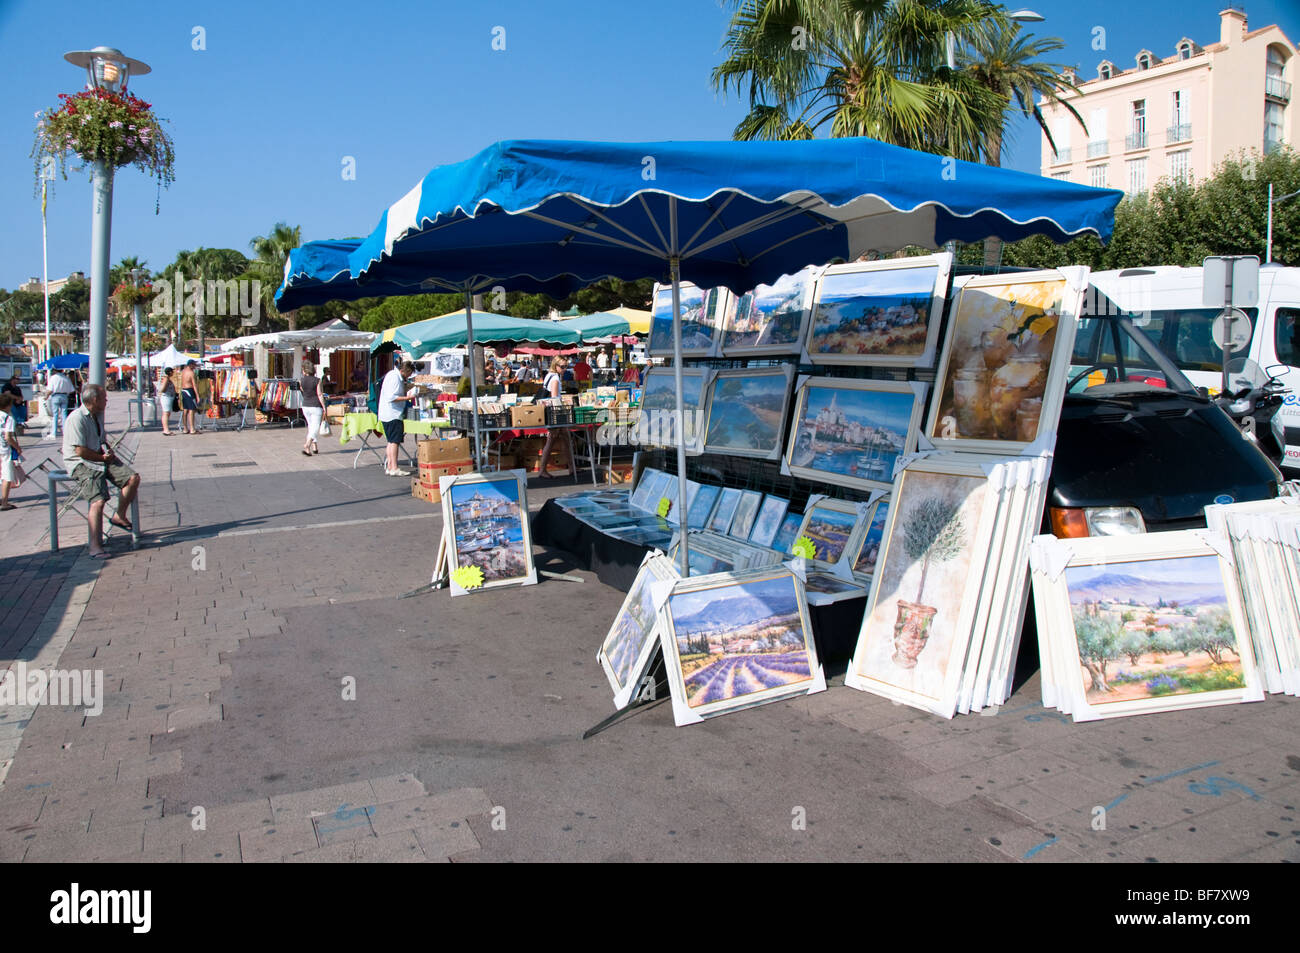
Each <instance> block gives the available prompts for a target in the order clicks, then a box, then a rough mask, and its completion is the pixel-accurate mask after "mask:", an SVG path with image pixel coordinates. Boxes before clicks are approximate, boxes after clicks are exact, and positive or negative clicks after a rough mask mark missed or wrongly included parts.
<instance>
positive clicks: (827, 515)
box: [795, 499, 859, 563]
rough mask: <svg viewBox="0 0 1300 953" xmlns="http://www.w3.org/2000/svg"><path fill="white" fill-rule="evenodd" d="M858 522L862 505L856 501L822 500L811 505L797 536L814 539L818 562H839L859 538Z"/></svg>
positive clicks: (815, 556)
mask: <svg viewBox="0 0 1300 953" xmlns="http://www.w3.org/2000/svg"><path fill="white" fill-rule="evenodd" d="M858 522H859V516H858V508H857V507H856V506H854V505H853V504H852V503H846V502H844V501H843V500H828V499H821V500H818V501H817V502H816V503H814V504H813V505H812V506H810V507H808V511H807V512H806V513H804V516H803V522H802V523H800V524H799V532H798V533H797V534H796V537H795V538H796V539H798V538H799V537H802V536H806V537H807V538H808V539H809V540H811V541H812V544H813V549H814V555H813V560H814V561H816V562H819V563H837V562H839V561H840V558H841V557H843V555H844V551H845V549H847V548H848V547H849V544H850V543H851V542H853V541H854V540H855V539H856V533H857V528H858Z"/></svg>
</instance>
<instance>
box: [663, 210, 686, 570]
mask: <svg viewBox="0 0 1300 953" xmlns="http://www.w3.org/2000/svg"><path fill="white" fill-rule="evenodd" d="M668 228H669V233H670V238H669V240H670V241H671V242H672V257H671V258H670V259H669V260H668V267H669V269H670V271H671V273H672V280H673V377H674V378H675V380H676V383H677V426H676V430H677V522H678V525H680V526H681V528H682V531H681V542H680V543H679V544H678V546H677V555H678V558H679V559H680V560H681V564H682V566H681V570H682V578H683V579H685V578H687V577H688V576H689V575H690V574H691V564H690V552H689V549H690V544H689V543H688V542H687V538H686V537H687V535H688V531H689V528H690V527H689V526H688V524H687V522H686V414H685V411H684V410H683V408H682V260H681V258H679V257H678V255H677V200H676V199H674V198H669V200H668Z"/></svg>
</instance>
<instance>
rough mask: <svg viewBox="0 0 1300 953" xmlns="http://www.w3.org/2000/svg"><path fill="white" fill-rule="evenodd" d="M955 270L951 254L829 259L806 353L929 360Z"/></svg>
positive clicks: (910, 362)
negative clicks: (840, 262)
mask: <svg viewBox="0 0 1300 953" xmlns="http://www.w3.org/2000/svg"><path fill="white" fill-rule="evenodd" d="M951 271H952V255H950V254H947V253H944V254H940V255H927V256H925V257H924V258H891V259H889V260H887V261H872V262H850V263H848V264H843V265H831V266H830V267H829V268H827V269H826V270H825V271H823V272H822V274H821V277H820V278H818V279H817V286H816V288H815V290H814V292H813V304H812V319H811V320H810V321H809V323H808V344H807V352H808V357H809V359H810V360H811V361H812V362H813V363H814V364H865V365H872V366H877V367H932V366H933V365H934V358H935V350H936V344H937V341H938V336H939V325H940V324H941V323H942V322H943V309H944V303H945V301H946V300H947V295H948V278H949V275H950V273H951Z"/></svg>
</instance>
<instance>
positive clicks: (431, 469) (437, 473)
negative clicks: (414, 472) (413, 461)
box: [420, 460, 474, 487]
mask: <svg viewBox="0 0 1300 953" xmlns="http://www.w3.org/2000/svg"><path fill="white" fill-rule="evenodd" d="M473 472H474V464H473V463H471V462H470V461H469V460H460V461H457V462H455V463H421V464H420V482H421V483H423V484H424V485H425V486H430V485H432V486H435V487H436V486H437V485H438V479H439V477H444V476H458V475H460V474H462V473H473Z"/></svg>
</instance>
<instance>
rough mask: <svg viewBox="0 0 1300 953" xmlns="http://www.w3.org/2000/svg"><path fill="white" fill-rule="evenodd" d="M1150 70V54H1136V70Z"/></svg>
mask: <svg viewBox="0 0 1300 953" xmlns="http://www.w3.org/2000/svg"><path fill="white" fill-rule="evenodd" d="M1150 68H1151V54H1150V53H1139V54H1138V69H1150Z"/></svg>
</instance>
